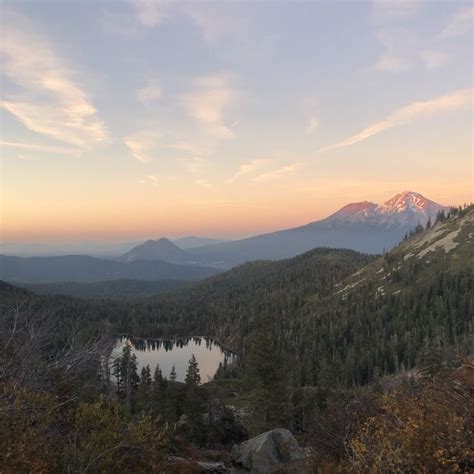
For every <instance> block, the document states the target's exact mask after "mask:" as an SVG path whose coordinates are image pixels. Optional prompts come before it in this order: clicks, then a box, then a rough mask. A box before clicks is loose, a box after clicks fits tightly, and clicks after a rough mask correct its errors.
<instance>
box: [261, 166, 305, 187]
mask: <svg viewBox="0 0 474 474" xmlns="http://www.w3.org/2000/svg"><path fill="white" fill-rule="evenodd" d="M300 165H301V164H300V163H292V164H289V165H285V166H282V167H281V168H277V169H275V170H272V171H267V172H265V173H262V174H260V175H258V176H256V177H255V178H254V179H253V180H254V181H256V182H258V183H264V182H268V181H274V180H276V179H279V178H282V177H283V176H286V175H288V174H291V173H294V172H295V171H296V170H297V169H298V167H299V166H300Z"/></svg>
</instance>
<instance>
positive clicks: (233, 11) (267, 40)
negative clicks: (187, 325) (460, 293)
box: [0, 0, 474, 244]
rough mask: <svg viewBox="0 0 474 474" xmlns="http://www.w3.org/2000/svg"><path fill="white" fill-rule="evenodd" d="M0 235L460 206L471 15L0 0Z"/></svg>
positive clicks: (458, 10) (208, 225)
mask: <svg viewBox="0 0 474 474" xmlns="http://www.w3.org/2000/svg"><path fill="white" fill-rule="evenodd" d="M0 8H1V27H2V28H1V29H2V32H1V44H0V61H1V83H0V86H1V102H0V105H1V107H0V110H1V112H0V113H1V124H0V125H1V129H0V146H1V148H0V155H1V164H0V166H1V169H0V171H1V192H0V199H1V201H0V217H1V223H0V226H1V227H0V232H1V235H0V237H1V240H2V242H33V243H38V244H41V243H47V242H80V241H104V242H106V241H116V242H118V241H126V240H130V239H142V238H158V237H161V236H167V237H178V236H184V235H202V236H218V237H229V238H235V237H242V236H246V235H253V234H257V233H261V232H265V231H271V230H277V229H283V228H288V227H292V226H297V225H301V224H305V223H307V222H311V221H315V220H318V219H321V218H323V217H326V216H327V215H329V214H330V213H332V212H334V211H336V210H337V209H338V208H340V207H342V206H343V205H344V204H346V203H348V202H354V201H364V200H370V201H374V202H383V201H385V200H387V199H389V198H390V197H392V196H393V195H394V194H396V193H398V192H402V191H405V190H411V191H417V192H419V193H421V194H423V195H425V196H426V197H428V198H430V199H433V200H435V201H437V202H439V203H441V204H446V205H449V204H461V203H464V202H470V201H472V200H473V199H474V197H473V160H472V146H473V115H472V105H473V46H472V45H473V22H474V14H473V6H472V3H471V2H463V1H445V2H443V1H421V0H399V1H389V0H374V1H367V2H358V1H345V2H342V1H340V2H338V1H329V0H327V1H312V2H302V1H278V2H272V1H259V2H252V1H247V2H237V1H234V2H230V1H221V2H200V1H193V2H179V1H173V0H159V1H156V0H129V1H122V2H120V1H96V0H82V1H69V0H63V1H61V2H60V1H51V2H50V1H44V0H35V1H34V2H33V1H31V2H28V1H15V2H13V1H6V0H3V1H2V2H1V7H0Z"/></svg>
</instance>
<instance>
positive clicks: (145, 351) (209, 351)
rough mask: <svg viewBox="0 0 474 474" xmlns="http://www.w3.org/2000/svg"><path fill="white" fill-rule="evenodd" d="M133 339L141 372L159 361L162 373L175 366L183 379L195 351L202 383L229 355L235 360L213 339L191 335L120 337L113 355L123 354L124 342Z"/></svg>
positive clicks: (233, 355) (164, 374)
mask: <svg viewBox="0 0 474 474" xmlns="http://www.w3.org/2000/svg"><path fill="white" fill-rule="evenodd" d="M127 342H130V343H131V345H132V351H133V353H134V354H135V355H136V357H137V365H138V373H140V371H141V369H142V367H144V366H146V365H149V366H150V369H151V374H152V376H153V373H154V371H155V367H156V365H157V364H159V365H160V368H161V371H162V373H163V376H165V377H166V378H169V375H170V372H171V368H172V366H173V364H174V366H175V368H176V374H177V377H176V380H178V381H180V382H184V378H185V377H186V370H187V368H188V361H189V359H190V358H191V356H192V355H193V354H194V356H195V357H196V360H197V362H198V365H199V371H200V374H201V383H205V382H208V381H209V380H211V379H212V377H213V376H214V374H215V373H216V371H217V369H218V367H219V364H220V363H221V362H222V363H223V362H224V360H225V359H227V362H228V363H229V364H230V363H231V362H233V361H234V360H235V357H236V356H235V354H233V353H232V352H229V351H227V350H225V349H224V348H223V347H222V346H221V345H220V344H218V343H217V342H215V341H214V340H213V339H210V338H207V337H206V338H205V337H193V338H189V339H175V340H152V339H129V338H121V339H119V340H118V341H117V344H116V346H115V348H114V350H113V352H112V357H113V358H115V357H116V356H118V355H120V354H121V352H122V348H123V346H124V345H125V344H126V343H127Z"/></svg>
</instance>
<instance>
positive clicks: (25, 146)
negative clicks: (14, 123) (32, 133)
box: [0, 140, 82, 156]
mask: <svg viewBox="0 0 474 474" xmlns="http://www.w3.org/2000/svg"><path fill="white" fill-rule="evenodd" d="M0 146H2V147H8V148H17V149H20V150H28V151H38V152H45V153H59V154H67V155H77V156H79V155H80V154H81V153H82V150H79V149H74V148H65V147H58V146H47V145H34V144H32V143H20V142H10V141H6V140H0Z"/></svg>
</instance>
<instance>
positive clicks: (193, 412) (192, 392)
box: [184, 354, 205, 443]
mask: <svg viewBox="0 0 474 474" xmlns="http://www.w3.org/2000/svg"><path fill="white" fill-rule="evenodd" d="M200 382H201V376H200V375H199V366H198V363H197V360H196V357H195V355H194V354H193V355H192V356H191V359H190V360H189V362H188V370H187V372H186V379H185V383H186V399H185V403H184V414H185V415H186V417H187V419H188V422H189V427H190V435H191V438H192V439H193V440H194V441H196V442H198V443H203V442H204V438H205V436H204V433H205V430H204V420H203V415H204V406H203V397H202V393H201V390H200V388H199V384H200Z"/></svg>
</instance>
